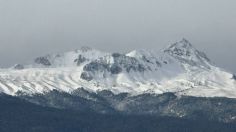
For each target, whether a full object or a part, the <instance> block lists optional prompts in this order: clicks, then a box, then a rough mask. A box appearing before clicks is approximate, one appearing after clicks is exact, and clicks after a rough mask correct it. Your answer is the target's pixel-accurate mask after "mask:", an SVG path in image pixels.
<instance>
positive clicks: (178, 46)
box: [164, 39, 211, 69]
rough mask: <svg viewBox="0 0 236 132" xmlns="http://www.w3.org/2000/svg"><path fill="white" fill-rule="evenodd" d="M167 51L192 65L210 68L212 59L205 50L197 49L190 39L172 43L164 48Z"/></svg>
mask: <svg viewBox="0 0 236 132" xmlns="http://www.w3.org/2000/svg"><path fill="white" fill-rule="evenodd" d="M164 52H165V53H167V54H169V55H171V56H173V57H174V58H176V59H178V60H180V61H181V62H182V63H185V64H188V65H190V66H191V67H201V68H207V69H210V67H211V61H210V59H209V58H208V57H207V56H206V54H205V53H204V52H201V51H199V50H197V49H196V48H195V47H194V46H193V45H192V44H191V43H190V42H189V41H188V40H186V39H182V40H181V41H179V42H176V43H174V44H172V45H170V46H169V47H168V48H166V49H165V50H164Z"/></svg>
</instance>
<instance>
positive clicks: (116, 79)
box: [0, 40, 236, 98]
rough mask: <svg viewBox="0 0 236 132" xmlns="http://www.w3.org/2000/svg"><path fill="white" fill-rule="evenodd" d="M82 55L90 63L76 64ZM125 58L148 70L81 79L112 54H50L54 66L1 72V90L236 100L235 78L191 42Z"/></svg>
mask: <svg viewBox="0 0 236 132" xmlns="http://www.w3.org/2000/svg"><path fill="white" fill-rule="evenodd" d="M177 50H178V54H176V51H177ZM182 53H183V54H182ZM179 54H180V55H179ZM79 55H82V56H83V57H85V58H86V61H85V62H83V63H82V64H80V65H77V64H76V62H75V60H76V59H77V58H78V56H79ZM126 56H127V57H131V58H135V59H136V60H137V61H138V63H139V64H140V65H143V66H145V67H146V68H147V70H145V71H143V72H140V71H132V70H131V71H130V72H127V71H125V70H124V69H123V70H122V72H121V73H119V74H111V73H110V72H109V71H105V72H104V71H93V79H92V80H91V81H86V80H83V79H82V78H81V77H80V75H81V73H82V72H83V71H84V70H83V68H84V66H85V65H86V64H88V63H90V62H92V61H96V60H99V59H103V60H104V62H106V64H113V63H115V61H114V59H115V58H113V57H112V55H111V54H110V53H104V52H101V51H97V50H94V49H89V48H83V49H81V50H76V51H71V52H66V53H62V54H56V55H55V54H52V55H47V58H48V59H49V61H50V62H51V63H52V65H51V66H48V67H46V66H41V65H38V64H35V63H31V64H26V65H24V67H25V69H22V70H17V69H13V68H9V69H0V92H4V93H6V94H10V95H16V93H17V92H18V91H22V92H25V93H28V94H34V93H44V92H48V91H51V90H53V89H57V90H60V91H65V92H72V91H73V90H75V89H78V88H81V87H83V88H85V89H87V90H89V91H93V92H96V91H98V90H110V91H112V92H114V93H116V94H117V93H123V92H128V93H130V94H131V95H138V94H143V93H156V94H162V93H165V92H174V93H176V94H177V95H189V96H198V97H229V98H236V81H235V80H234V79H232V77H233V75H232V74H231V73H229V72H226V71H225V70H223V69H221V68H218V67H216V66H213V65H212V64H211V62H210V61H209V60H208V59H207V58H206V56H205V54H203V53H201V52H199V51H197V50H196V49H195V48H193V47H192V45H191V44H189V42H188V41H186V40H182V41H180V42H178V43H176V44H173V45H171V46H170V47H169V48H167V49H165V50H164V51H160V52H154V51H146V50H135V51H132V52H130V53H127V54H126Z"/></svg>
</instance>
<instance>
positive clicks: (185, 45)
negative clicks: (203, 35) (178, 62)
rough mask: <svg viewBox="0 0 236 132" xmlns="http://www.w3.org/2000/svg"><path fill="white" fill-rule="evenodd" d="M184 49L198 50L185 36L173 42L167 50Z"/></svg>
mask: <svg viewBox="0 0 236 132" xmlns="http://www.w3.org/2000/svg"><path fill="white" fill-rule="evenodd" d="M181 49H182V51H183V50H184V51H189V50H196V49H195V48H194V47H193V46H192V44H191V43H190V42H189V41H188V40H187V39H185V38H183V39H182V40H181V41H179V42H176V43H174V44H171V45H170V46H169V47H168V48H167V49H166V50H175V51H177V50H181Z"/></svg>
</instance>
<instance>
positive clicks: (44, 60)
mask: <svg viewBox="0 0 236 132" xmlns="http://www.w3.org/2000/svg"><path fill="white" fill-rule="evenodd" d="M35 63H37V64H41V65H44V66H50V65H51V62H50V61H49V60H48V59H47V57H38V58H36V59H35Z"/></svg>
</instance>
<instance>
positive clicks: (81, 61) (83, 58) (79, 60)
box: [75, 55, 86, 66]
mask: <svg viewBox="0 0 236 132" xmlns="http://www.w3.org/2000/svg"><path fill="white" fill-rule="evenodd" d="M85 61H86V58H85V57H83V56H82V55H79V57H78V59H76V60H75V62H76V63H77V66H79V65H80V64H82V63H84V62H85Z"/></svg>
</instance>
